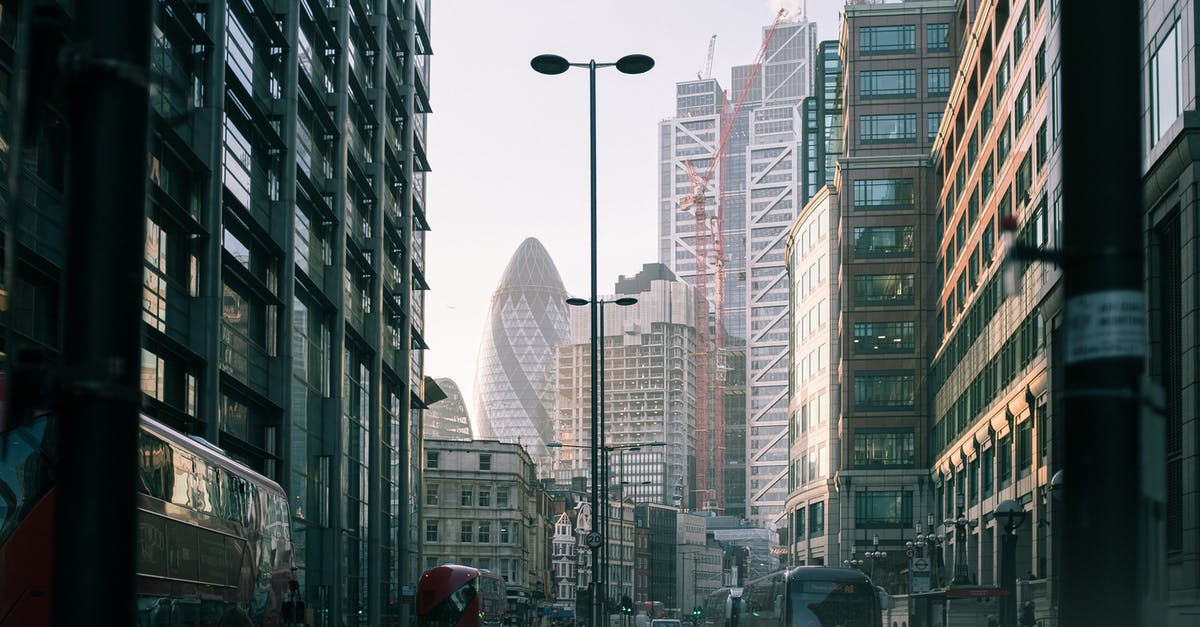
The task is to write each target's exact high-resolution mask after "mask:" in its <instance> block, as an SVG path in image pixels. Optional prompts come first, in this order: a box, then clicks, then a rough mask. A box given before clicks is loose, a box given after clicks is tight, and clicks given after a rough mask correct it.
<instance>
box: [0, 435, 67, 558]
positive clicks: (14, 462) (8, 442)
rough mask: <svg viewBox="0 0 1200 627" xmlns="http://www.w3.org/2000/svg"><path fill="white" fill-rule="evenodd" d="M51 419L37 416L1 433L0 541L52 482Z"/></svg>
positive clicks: (5, 538)
mask: <svg viewBox="0 0 1200 627" xmlns="http://www.w3.org/2000/svg"><path fill="white" fill-rule="evenodd" d="M50 420H51V417H50V416H49V415H43V416H39V417H37V418H35V419H34V420H33V421H32V422H30V423H29V424H25V425H21V426H18V427H16V428H15V429H13V430H12V431H9V432H8V433H5V434H3V435H0V545H3V544H4V543H5V542H6V541H7V540H8V537H9V536H10V535H12V532H13V531H14V530H15V529H16V528H17V526H18V525H20V523H21V521H22V520H24V519H25V516H26V515H27V514H28V513H29V510H31V509H33V506H34V505H36V504H37V503H38V501H40V500H41V498H42V497H43V496H45V495H46V493H47V492H48V491H49V490H50V488H51V487H52V486H53V485H54V466H55V450H54V449H55V447H54V442H53V441H52V440H53V438H52V437H50V436H52V434H54V433H55V430H54V429H53V428H51V427H50Z"/></svg>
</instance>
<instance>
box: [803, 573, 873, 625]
mask: <svg viewBox="0 0 1200 627" xmlns="http://www.w3.org/2000/svg"><path fill="white" fill-rule="evenodd" d="M790 588H791V608H792V612H793V615H792V618H791V620H790V621H788V623H787V624H788V625H791V626H792V627H809V626H810V625H811V626H812V627H871V626H872V625H875V624H877V623H878V621H879V618H880V614H879V612H880V610H879V607H878V605H877V601H876V598H875V591H874V590H873V589H872V588H871V586H870V585H869V584H867V583H863V582H858V581H821V580H799V581H792V582H791V586H790Z"/></svg>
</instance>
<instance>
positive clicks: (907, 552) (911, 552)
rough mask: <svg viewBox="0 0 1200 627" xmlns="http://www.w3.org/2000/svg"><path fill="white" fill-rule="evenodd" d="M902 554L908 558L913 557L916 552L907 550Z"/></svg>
mask: <svg viewBox="0 0 1200 627" xmlns="http://www.w3.org/2000/svg"><path fill="white" fill-rule="evenodd" d="M904 554H905V555H907V556H909V557H913V556H914V555H916V554H917V552H916V551H914V550H912V549H908V550H906V551H904Z"/></svg>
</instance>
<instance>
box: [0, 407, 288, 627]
mask: <svg viewBox="0 0 1200 627" xmlns="http://www.w3.org/2000/svg"><path fill="white" fill-rule="evenodd" d="M57 442H58V420H57V419H56V417H55V415H54V414H52V413H47V414H43V415H41V416H38V417H36V418H34V419H33V420H31V421H30V422H29V423H28V424H23V425H18V426H16V427H15V428H13V429H11V430H9V431H7V432H5V433H3V434H0V627H10V626H11V627H37V626H40V625H49V624H50V622H51V605H52V602H51V601H52V597H53V594H54V593H55V591H54V590H52V587H51V583H52V581H53V572H52V570H51V569H52V566H53V564H54V559H53V557H52V556H53V551H54V545H53V539H54V506H55V500H56V497H57V491H56V490H55V468H56V466H57V465H58V461H59V460H58V446H57ZM133 487H134V486H130V488H133ZM137 490H138V496H137V507H138V512H137V541H136V542H137V544H136V550H137V556H136V557H137V559H136V562H135V567H136V570H137V614H138V624H139V625H154V626H160V625H162V626H175V625H178V626H180V627H182V626H184V625H189V626H190V625H195V626H208V625H218V624H221V625H225V624H247V623H249V624H252V625H262V626H265V627H270V626H274V625H278V624H280V619H281V610H282V609H283V603H284V601H285V600H286V599H287V596H286V595H287V594H288V583H289V580H290V579H291V576H292V573H291V570H292V542H291V534H290V532H289V527H288V525H289V519H288V512H287V497H286V496H285V495H284V492H283V490H282V489H281V488H280V487H279V485H278V484H277V483H275V482H274V481H271V480H270V479H268V478H266V477H264V476H262V475H261V474H259V473H257V472H255V471H254V470H252V469H250V468H248V467H247V466H245V465H243V464H241V463H239V462H237V461H235V460H233V459H231V458H230V457H229V456H228V455H226V454H225V453H224V452H223V451H222V450H221V449H219V448H217V447H215V446H213V445H212V444H209V443H208V442H207V441H204V440H200V439H196V438H193V437H189V436H185V435H183V434H181V433H179V432H177V431H174V430H172V429H170V428H168V427H166V426H164V425H162V424H160V423H158V422H156V421H154V420H152V419H150V418H147V417H145V416H143V417H142V419H141V429H140V431H139V433H138V485H137ZM96 541H97V542H103V541H104V539H103V538H97V539H96ZM223 621H224V622H223Z"/></svg>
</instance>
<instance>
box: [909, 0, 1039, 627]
mask: <svg viewBox="0 0 1200 627" xmlns="http://www.w3.org/2000/svg"><path fill="white" fill-rule="evenodd" d="M1054 4H1055V3H1052V2H1039V1H1037V0H1011V1H1010V0H989V1H984V2H979V3H969V6H965V7H960V10H959V11H958V12H957V15H956V18H955V21H954V24H955V26H953V28H955V29H958V28H961V29H963V32H964V34H965V36H964V39H963V40H962V41H961V43H960V44H959V46H960V50H961V52H960V57H961V61H960V62H959V66H958V67H959V71H958V72H957V74H955V78H954V81H953V84H952V85H951V88H950V97H949V102H948V104H947V106H946V113H945V116H944V118H943V120H944V122H943V124H942V126H941V128H940V130H939V131H938V134H937V138H936V140H935V141H934V147H933V152H932V158H933V168H934V170H935V172H936V173H937V178H938V180H939V181H940V192H939V194H938V199H937V201H936V202H937V206H936V212H935V214H934V240H933V241H934V242H935V245H936V247H937V249H936V254H935V256H934V263H935V267H934V270H933V276H934V281H935V283H936V284H937V285H939V286H940V287H939V289H938V291H937V294H935V295H934V303H933V304H934V311H933V313H934V316H933V318H932V319H933V321H934V324H933V327H932V329H931V330H930V332H931V338H932V340H933V342H932V346H933V362H932V366H931V367H930V373H929V389H930V394H931V405H930V407H929V410H930V417H929V422H930V438H929V441H930V443H931V445H932V450H931V451H930V460H929V461H930V465H931V466H932V478H933V484H932V496H933V499H932V502H931V503H930V506H931V511H930V512H929V514H928V517H927V519H926V521H925V522H926V523H929V522H932V523H933V525H934V532H935V533H936V535H937V537H938V538H939V539H941V540H942V541H943V542H942V544H943V545H944V548H943V550H942V551H941V552H940V553H939V555H938V557H939V559H940V562H939V563H940V564H944V566H945V568H944V572H943V573H942V574H941V575H940V576H937V575H935V576H937V578H938V579H941V580H942V581H943V582H947V583H950V584H952V585H953V584H955V583H964V582H978V583H979V584H983V585H996V584H997V583H998V571H999V559H998V555H999V541H1000V536H1001V535H1002V534H1003V526H1002V525H1001V524H1000V523H999V522H998V521H997V520H996V519H995V518H994V511H995V509H996V506H997V504H999V503H1000V502H1002V501H1004V500H1007V499H1013V500H1015V501H1016V502H1018V503H1019V504H1020V505H1021V507H1022V508H1023V509H1024V510H1025V511H1026V512H1028V516H1027V517H1026V519H1025V523H1024V525H1023V526H1021V527H1020V528H1019V529H1017V531H1016V535H1017V573H1018V576H1019V578H1020V579H1021V580H1022V581H1024V582H1025V584H1026V585H1023V586H1021V587H1020V593H1019V596H1020V599H1019V600H1020V601H1021V602H1022V603H1023V602H1024V601H1025V600H1033V601H1034V602H1035V604H1036V606H1037V608H1038V616H1039V617H1044V616H1047V615H1048V614H1047V613H1048V612H1050V611H1051V608H1052V607H1053V606H1055V605H1056V603H1057V600H1056V594H1057V591H1056V590H1053V589H1052V588H1051V586H1049V585H1048V582H1049V580H1048V579H1047V576H1048V575H1049V574H1050V573H1051V571H1052V564H1051V549H1050V547H1051V542H1050V540H1051V539H1052V538H1051V535H1052V533H1053V532H1052V530H1054V522H1055V517H1054V516H1053V515H1051V513H1050V510H1051V508H1052V507H1053V503H1052V498H1051V495H1050V493H1049V490H1048V489H1047V488H1048V485H1049V481H1050V479H1051V476H1052V472H1051V460H1052V458H1051V452H1052V450H1053V449H1052V446H1051V438H1050V435H1051V432H1052V416H1053V415H1054V414H1055V413H1056V411H1055V408H1054V407H1052V403H1051V400H1050V399H1051V396H1052V392H1053V387H1054V386H1053V383H1052V378H1053V377H1052V376H1051V364H1052V362H1053V361H1054V358H1053V357H1052V355H1053V354H1054V353H1057V352H1059V351H1060V350H1061V348H1062V344H1061V331H1059V330H1057V329H1058V328H1059V324H1060V322H1061V317H1062V294H1061V281H1060V275H1059V270H1058V268H1057V267H1056V266H1054V265H1053V264H1032V265H1027V266H1024V267H1021V268H1019V269H1017V270H1016V272H1015V276H1016V279H1017V290H1016V292H1015V293H1012V292H1009V291H1006V290H1005V289H1004V287H1003V281H1004V279H1003V275H1004V263H1002V262H1003V259H1004V257H1005V255H1006V253H1007V246H1006V245H1005V244H1004V241H1003V239H1002V238H1001V236H1002V227H1001V220H1003V219H1005V218H1009V217H1011V218H1014V219H1015V220H1016V221H1017V223H1018V225H1019V226H1018V231H1017V240H1018V241H1020V242H1022V243H1024V244H1027V245H1029V246H1037V247H1052V246H1057V245H1058V244H1059V243H1060V235H1059V234H1060V232H1061V200H1060V199H1061V183H1060V178H1061V177H1060V167H1059V142H1058V129H1059V124H1058V123H1057V122H1055V120H1056V119H1057V113H1056V111H1057V107H1058V104H1057V101H1058V98H1059V96H1058V93H1059V88H1058V87H1057V85H1059V84H1060V82H1059V80H1060V79H1059V71H1058V58H1059V54H1058V43H1057V41H1058V36H1057V33H1056V30H1057V15H1056V14H1055V12H1054V11H1052V6H1053V5H1054ZM1052 347H1057V348H1054V349H1053V350H1052ZM1060 366H1061V364H1060ZM1059 372H1061V370H1059ZM1060 461H1061V460H1059V462H1060ZM917 520H918V521H920V519H919V518H918V519H917ZM956 521H962V523H965V524H962V523H958V522H956ZM1055 531H1056V532H1062V531H1063V530H1061V529H1058V530H1055Z"/></svg>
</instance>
